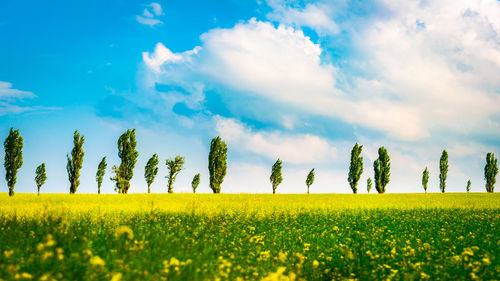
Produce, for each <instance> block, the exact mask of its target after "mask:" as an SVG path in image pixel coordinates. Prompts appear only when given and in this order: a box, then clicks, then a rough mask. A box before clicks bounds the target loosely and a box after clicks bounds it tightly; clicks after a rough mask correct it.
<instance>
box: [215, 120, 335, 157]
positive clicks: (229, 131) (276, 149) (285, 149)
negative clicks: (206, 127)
mask: <svg viewBox="0 0 500 281" xmlns="http://www.w3.org/2000/svg"><path fill="white" fill-rule="evenodd" d="M215 125H216V131H217V133H218V134H219V135H220V136H221V137H222V138H223V139H224V140H226V141H227V142H228V144H229V145H230V146H231V147H236V148H239V149H243V150H244V151H245V152H250V153H254V154H257V155H260V156H263V157H265V158H267V159H270V160H276V159H277V158H281V159H282V160H283V161H284V162H288V163H292V164H309V163H325V162H329V161H331V160H333V159H334V157H335V155H336V149H335V148H334V147H333V146H332V145H331V144H330V143H329V141H327V140H326V139H323V138H321V137H318V136H314V135H310V134H283V133H281V132H278V131H270V132H266V131H257V132H255V131H253V130H251V129H249V128H248V127H246V126H244V125H243V124H242V123H240V122H238V121H236V120H234V119H230V118H223V117H220V116H216V117H215Z"/></svg>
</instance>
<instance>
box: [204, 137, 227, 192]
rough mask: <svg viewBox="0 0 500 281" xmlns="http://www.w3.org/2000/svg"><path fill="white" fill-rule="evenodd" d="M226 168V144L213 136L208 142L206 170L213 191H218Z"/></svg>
mask: <svg viewBox="0 0 500 281" xmlns="http://www.w3.org/2000/svg"><path fill="white" fill-rule="evenodd" d="M226 170H227V145H226V143H225V142H224V141H223V140H222V139H221V138H220V137H215V138H213V139H212V142H211V143H210V152H209V154H208V172H209V173H210V188H211V189H212V191H213V192H214V193H220V189H221V184H222V182H223V181H224V177H225V176H226Z"/></svg>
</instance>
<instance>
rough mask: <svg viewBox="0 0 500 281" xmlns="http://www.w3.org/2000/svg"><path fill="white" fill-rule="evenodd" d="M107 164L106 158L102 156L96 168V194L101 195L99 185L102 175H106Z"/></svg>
mask: <svg viewBox="0 0 500 281" xmlns="http://www.w3.org/2000/svg"><path fill="white" fill-rule="evenodd" d="M107 167H108V163H106V156H104V157H103V158H102V160H101V162H99V166H97V172H96V174H95V180H96V181H97V194H101V185H102V179H103V177H104V174H106V168H107Z"/></svg>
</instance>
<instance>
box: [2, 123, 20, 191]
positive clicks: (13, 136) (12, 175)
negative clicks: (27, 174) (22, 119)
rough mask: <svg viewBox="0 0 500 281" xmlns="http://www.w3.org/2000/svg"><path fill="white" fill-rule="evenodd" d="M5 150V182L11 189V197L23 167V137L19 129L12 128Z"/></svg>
mask: <svg viewBox="0 0 500 281" xmlns="http://www.w3.org/2000/svg"><path fill="white" fill-rule="evenodd" d="M3 146H4V148H5V158H4V162H3V166H4V167H5V180H6V181H7V186H8V187H9V196H13V195H14V186H15V185H16V182H17V170H19V168H21V166H22V165H23V137H21V134H19V129H18V130H14V128H10V131H9V135H8V136H7V138H6V139H5V141H4V142H3Z"/></svg>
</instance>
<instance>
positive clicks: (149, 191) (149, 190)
mask: <svg viewBox="0 0 500 281" xmlns="http://www.w3.org/2000/svg"><path fill="white" fill-rule="evenodd" d="M150 193H151V189H150V188H149V184H148V194H150Z"/></svg>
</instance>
